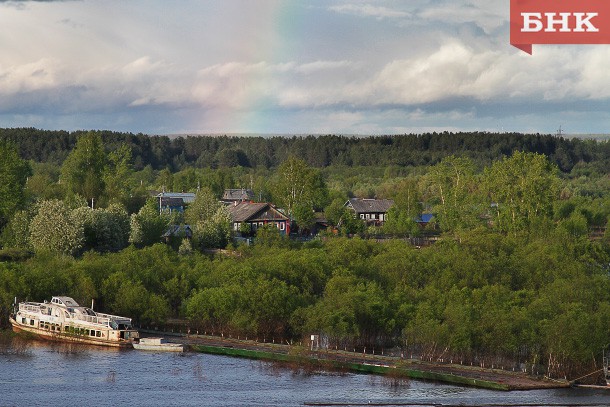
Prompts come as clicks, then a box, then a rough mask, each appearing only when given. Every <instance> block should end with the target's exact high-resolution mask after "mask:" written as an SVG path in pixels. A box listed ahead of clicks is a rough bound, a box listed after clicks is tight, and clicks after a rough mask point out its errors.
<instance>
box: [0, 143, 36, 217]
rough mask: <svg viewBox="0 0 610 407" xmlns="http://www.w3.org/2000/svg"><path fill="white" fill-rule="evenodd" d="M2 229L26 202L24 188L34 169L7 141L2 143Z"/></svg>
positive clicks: (0, 151) (0, 147)
mask: <svg viewBox="0 0 610 407" xmlns="http://www.w3.org/2000/svg"><path fill="white" fill-rule="evenodd" d="M0 157H2V159H1V160H0V228H2V227H4V225H6V223H7V222H8V221H9V219H10V218H11V216H12V215H13V213H14V212H15V211H16V210H18V209H20V207H21V206H22V205H23V204H24V202H25V194H24V186H25V183H26V181H27V179H28V176H30V175H31V174H32V169H31V168H30V165H29V164H28V162H27V161H25V160H22V159H21V157H19V154H18V153H17V148H16V147H15V146H14V145H12V144H10V143H8V142H7V141H4V140H2V141H0Z"/></svg>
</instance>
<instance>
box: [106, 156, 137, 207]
mask: <svg viewBox="0 0 610 407" xmlns="http://www.w3.org/2000/svg"><path fill="white" fill-rule="evenodd" d="M131 175H132V168H131V148H130V147H129V146H128V145H127V144H121V145H120V146H119V148H117V149H116V150H114V151H111V152H110V153H109V154H108V163H107V165H106V167H105V171H104V183H105V184H106V192H107V195H108V198H109V200H111V201H117V202H121V203H126V202H128V201H129V197H130V192H131V191H130V187H129V179H130V176H131Z"/></svg>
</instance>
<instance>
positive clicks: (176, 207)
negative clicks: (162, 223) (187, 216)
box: [155, 192, 195, 213]
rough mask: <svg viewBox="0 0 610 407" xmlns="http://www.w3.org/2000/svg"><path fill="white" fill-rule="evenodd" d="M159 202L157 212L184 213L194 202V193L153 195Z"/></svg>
mask: <svg viewBox="0 0 610 407" xmlns="http://www.w3.org/2000/svg"><path fill="white" fill-rule="evenodd" d="M155 197H156V198H157V200H158V202H159V212H160V213H161V212H169V213H172V212H184V210H185V209H186V207H187V206H188V205H189V204H191V203H193V201H195V193H194V192H160V193H159V194H157V195H155Z"/></svg>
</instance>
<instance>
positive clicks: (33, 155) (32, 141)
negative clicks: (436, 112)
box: [0, 128, 610, 173]
mask: <svg viewBox="0 0 610 407" xmlns="http://www.w3.org/2000/svg"><path fill="white" fill-rule="evenodd" d="M86 133H87V131H75V132H67V131H50V130H39V129H35V128H11V129H6V128H4V129H0V140H6V141H11V142H12V143H14V144H16V145H17V146H18V150H19V153H20V155H21V157H23V158H24V159H27V160H32V161H35V162H46V163H53V164H56V165H60V164H62V163H63V160H64V159H66V157H67V156H68V154H69V153H70V151H71V150H72V149H73V148H74V146H75V145H76V142H77V139H78V138H79V137H80V136H81V135H83V134H86ZM96 133H97V134H99V135H100V137H101V138H102V139H103V141H104V145H105V147H106V148H107V149H109V150H114V149H116V148H118V146H120V145H127V146H128V147H129V149H130V150H131V151H132V155H133V166H134V169H135V170H137V171H139V170H142V169H144V168H145V167H146V166H150V167H151V168H152V169H154V170H161V169H164V168H167V169H168V170H170V171H171V172H176V171H180V170H183V169H185V168H187V167H196V168H214V169H216V168H233V167H245V168H266V169H269V168H277V167H278V166H279V165H280V164H281V163H282V162H283V161H284V160H285V159H286V158H287V157H288V156H291V155H293V156H297V157H300V158H302V159H303V160H304V161H305V162H306V163H307V164H308V165H309V166H311V167H315V168H325V167H329V166H364V167H367V166H381V167H388V166H398V167H418V166H429V165H433V164H436V163H438V162H439V161H440V160H441V159H442V158H443V157H445V156H447V155H451V154H458V155H462V156H468V157H470V158H471V159H473V160H474V161H475V162H476V163H477V165H479V166H482V165H488V164H489V163H490V162H491V161H493V160H496V159H499V158H500V157H502V156H507V155H510V154H512V153H513V152H514V151H525V152H531V153H537V154H543V155H545V156H547V157H548V158H549V160H550V161H551V162H552V163H554V164H555V165H557V166H558V167H559V168H560V169H561V170H562V171H563V172H569V171H571V170H572V169H573V168H574V166H575V165H577V164H579V163H595V164H596V165H595V166H596V169H597V170H598V171H601V172H604V173H606V172H607V171H608V168H610V165H609V164H610V162H609V160H610V158H608V157H610V143H608V142H607V141H606V142H601V141H594V140H581V139H578V138H574V139H567V138H563V137H556V136H553V135H541V134H520V133H487V132H459V133H452V132H442V133H424V134H403V135H392V136H367V137H350V136H342V135H320V136H313V135H310V136H291V137H280V136H275V137H260V136H258V137H233V136H193V135H184V136H177V137H171V138H170V137H168V136H148V135H145V134H141V133H139V134H132V133H120V132H111V131H96Z"/></svg>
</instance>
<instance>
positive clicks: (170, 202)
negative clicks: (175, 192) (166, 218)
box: [160, 196, 184, 207]
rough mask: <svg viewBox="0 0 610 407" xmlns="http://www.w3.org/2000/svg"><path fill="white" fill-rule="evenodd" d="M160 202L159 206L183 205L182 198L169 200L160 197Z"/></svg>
mask: <svg viewBox="0 0 610 407" xmlns="http://www.w3.org/2000/svg"><path fill="white" fill-rule="evenodd" d="M160 201H161V206H171V207H177V206H183V205H184V200H183V199H182V198H169V197H165V196H162V197H161V198H160Z"/></svg>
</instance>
